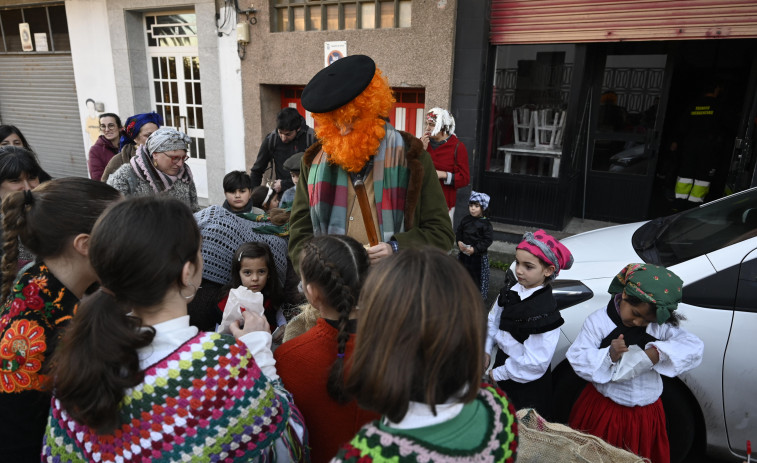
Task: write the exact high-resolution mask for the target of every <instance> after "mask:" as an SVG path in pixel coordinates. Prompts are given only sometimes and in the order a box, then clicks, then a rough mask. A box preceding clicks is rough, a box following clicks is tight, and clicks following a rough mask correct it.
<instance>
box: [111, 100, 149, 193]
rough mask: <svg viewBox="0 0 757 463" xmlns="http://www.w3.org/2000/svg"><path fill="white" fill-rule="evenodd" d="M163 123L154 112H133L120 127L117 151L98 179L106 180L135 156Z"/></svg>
mask: <svg viewBox="0 0 757 463" xmlns="http://www.w3.org/2000/svg"><path fill="white" fill-rule="evenodd" d="M161 125H163V117H162V116H161V115H160V114H158V113H156V112H152V113H143V114H135V115H133V116H131V117H129V118H128V119H126V123H125V124H124V126H123V129H121V138H120V139H119V142H118V149H119V153H118V154H116V155H115V156H113V158H111V160H110V161H108V165H107V166H105V170H104V171H103V173H102V177H100V180H102V181H103V182H106V181H108V177H110V175H111V174H113V173H114V172H115V171H117V170H118V169H119V168H120V167H121V166H122V165H124V164H128V163H129V161H130V160H131V158H133V157H134V156H136V154H137V152H138V151H139V150H140V148H144V145H145V142H146V141H147V139H148V138H149V137H150V135H152V133H153V132H155V131H156V130H158V128H160V126H161Z"/></svg>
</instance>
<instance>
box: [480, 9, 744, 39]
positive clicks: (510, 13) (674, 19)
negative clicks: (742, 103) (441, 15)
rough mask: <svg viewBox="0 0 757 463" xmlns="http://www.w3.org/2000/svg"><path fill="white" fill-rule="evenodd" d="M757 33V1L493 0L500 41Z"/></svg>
mask: <svg viewBox="0 0 757 463" xmlns="http://www.w3.org/2000/svg"><path fill="white" fill-rule="evenodd" d="M751 37H757V2H756V1H755V0H686V1H682V0H667V1H660V0H605V1H590V0H583V1H577V0H492V1H491V31H490V41H491V43H492V44H494V45H505V44H517V43H520V44H525V43H576V42H617V41H626V40H697V39H707V38H731V39H738V38H751Z"/></svg>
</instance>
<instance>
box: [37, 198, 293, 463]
mask: <svg viewBox="0 0 757 463" xmlns="http://www.w3.org/2000/svg"><path fill="white" fill-rule="evenodd" d="M201 240H202V238H201V235H200V230H199V229H198V227H197V223H196V222H195V219H194V216H193V215H192V211H191V210H190V209H189V206H187V205H186V204H185V203H183V202H182V201H180V200H177V199H172V198H154V197H149V196H148V197H142V198H132V199H128V200H125V201H121V202H119V203H118V204H116V205H114V206H113V207H111V208H109V209H108V210H107V211H106V212H105V213H104V214H103V216H102V217H101V218H100V219H99V220H98V221H97V223H96V224H95V226H94V228H93V230H92V239H91V240H90V247H89V250H90V260H91V262H92V267H93V268H94V269H95V271H96V272H97V276H98V278H99V280H100V284H101V285H100V288H99V290H97V291H95V292H94V293H93V294H91V295H90V296H88V297H87V298H86V299H84V300H83V301H82V304H81V308H80V309H79V311H78V313H77V314H76V317H75V318H74V320H73V322H72V323H71V326H70V327H69V329H68V331H66V336H65V337H64V338H63V339H62V340H61V345H60V347H59V348H58V350H57V351H56V352H55V356H54V357H53V361H52V372H51V377H52V378H53V381H54V394H53V395H54V396H53V400H52V408H51V410H50V415H49V416H50V417H49V421H48V424H47V431H46V432H45V437H44V448H43V451H42V461H44V462H51V463H52V462H56V463H73V462H77V463H78V462H85V461H90V462H91V461H96V462H101V463H110V462H133V463H137V462H144V461H155V462H164V461H171V462H180V461H181V462H184V461H193V462H198V463H209V462H225V463H232V462H240V463H241V462H266V463H284V462H286V463H291V462H295V461H302V462H304V461H308V454H307V448H306V445H307V440H306V439H307V433H306V432H305V428H304V422H303V420H302V416H301V415H300V413H299V411H298V410H297V407H296V406H295V405H294V403H293V401H292V396H291V394H289V393H288V392H287V391H286V390H285V389H284V387H283V386H282V384H281V380H280V379H279V377H278V375H277V374H276V366H275V365H274V360H273V354H272V353H271V349H270V347H271V333H269V332H268V323H267V322H266V319H265V317H263V316H262V315H259V314H257V313H255V312H254V311H246V312H244V313H243V317H244V319H243V321H236V322H234V323H233V324H232V325H231V333H232V336H229V335H223V334H218V333H205V332H202V331H199V330H198V328H197V327H195V326H192V325H190V324H189V315H188V314H187V304H188V303H189V302H191V301H192V299H193V298H194V297H195V295H196V294H197V288H198V287H199V286H200V281H201V280H202V268H203V261H202V254H201V252H200V245H201ZM37 461H40V459H39V456H38V457H37Z"/></svg>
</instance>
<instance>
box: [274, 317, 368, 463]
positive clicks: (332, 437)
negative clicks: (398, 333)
mask: <svg viewBox="0 0 757 463" xmlns="http://www.w3.org/2000/svg"><path fill="white" fill-rule="evenodd" d="M338 334H339V331H338V330H337V329H336V328H334V327H332V326H331V325H329V323H328V322H327V321H326V320H325V319H323V318H319V319H318V321H317V323H316V325H315V326H314V327H313V328H312V329H310V330H309V331H307V332H306V333H304V334H302V335H300V336H298V337H296V338H294V339H292V340H291V341H288V342H285V343H284V344H282V345H281V346H280V347H279V348H278V349H276V351H275V352H274V358H275V359H276V368H277V370H278V373H279V375H280V376H281V380H282V381H283V382H284V385H285V386H286V388H287V390H288V391H289V392H291V393H292V395H293V396H294V400H295V402H296V403H297V407H299V409H300V410H301V411H302V415H303V416H304V417H305V423H307V425H308V431H309V432H310V443H311V456H312V461H313V463H320V462H327V461H329V460H330V459H331V457H333V456H334V455H335V454H336V452H337V451H338V450H339V447H340V446H341V445H342V444H344V443H346V442H348V441H349V440H350V438H351V437H352V436H354V435H355V433H356V432H357V431H358V429H360V427H361V426H362V425H364V424H366V423H368V422H369V421H371V420H375V419H377V418H378V415H377V414H376V413H373V412H369V411H367V410H363V409H361V408H360V407H358V405H357V403H356V402H355V401H354V400H353V401H351V402H348V403H346V404H344V405H341V404H339V403H338V402H336V401H335V400H334V399H332V398H331V397H330V396H329V394H328V392H327V391H326V383H327V382H328V377H329V370H330V369H331V365H332V364H333V363H334V361H335V360H336V354H337V335H338ZM354 347H355V335H354V334H351V335H350V338H349V340H348V341H347V345H346V347H345V361H346V360H347V359H349V358H350V356H351V355H352V351H353V349H354Z"/></svg>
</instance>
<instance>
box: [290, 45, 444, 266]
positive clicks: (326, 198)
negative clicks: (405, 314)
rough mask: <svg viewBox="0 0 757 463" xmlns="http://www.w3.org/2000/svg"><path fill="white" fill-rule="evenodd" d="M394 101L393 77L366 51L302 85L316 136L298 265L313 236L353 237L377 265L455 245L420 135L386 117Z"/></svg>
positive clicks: (294, 224)
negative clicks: (405, 252)
mask: <svg viewBox="0 0 757 463" xmlns="http://www.w3.org/2000/svg"><path fill="white" fill-rule="evenodd" d="M393 104H394V97H393V96H392V90H391V88H390V87H389V82H388V81H387V79H386V77H384V76H383V74H382V73H381V71H380V70H379V69H377V68H376V64H375V63H374V62H373V60H372V59H371V58H369V57H367V56H364V55H353V56H348V57H346V58H342V59H340V60H338V61H336V62H335V63H334V64H332V65H330V66H329V67H327V68H325V69H323V70H321V71H320V72H318V74H316V75H315V76H314V77H313V78H312V79H311V80H310V82H309V83H308V85H307V86H306V87H305V90H303V92H302V105H303V106H304V107H305V109H307V110H308V111H310V112H311V113H312V114H313V119H314V120H315V132H316V137H317V139H318V141H317V142H316V143H315V144H313V145H312V146H311V147H310V148H308V150H307V151H305V155H304V156H303V158H302V166H301V169H300V182H299V183H298V184H297V190H296V193H295V198H294V205H293V206H292V214H291V219H290V228H289V257H290V258H291V260H292V262H293V264H294V268H299V267H298V266H299V257H300V256H299V254H300V250H301V249H302V247H303V246H304V245H305V244H306V243H307V241H308V240H309V239H310V237H311V236H313V235H325V234H342V235H348V236H351V237H353V238H355V239H356V240H358V241H360V242H361V243H363V244H364V245H365V246H366V248H367V251H368V255H369V256H370V258H371V262H374V263H375V262H377V261H379V260H381V259H384V258H386V257H388V256H390V255H392V253H395V252H398V251H399V250H400V249H404V248H410V247H420V246H424V245H432V246H435V247H438V248H440V249H443V250H445V251H448V250H450V249H451V248H452V245H453V242H454V237H455V236H454V233H453V231H452V226H451V225H450V221H449V215H448V212H447V211H448V210H447V205H446V202H445V200H444V194H443V193H442V189H441V186H440V185H439V180H438V178H437V174H436V169H435V168H434V164H433V162H432V161H431V157H430V156H429V154H428V153H427V152H426V151H425V150H424V149H423V144H422V143H421V141H420V140H418V139H417V138H415V137H413V136H412V135H410V134H408V133H405V132H400V131H398V130H396V129H395V128H394V127H392V126H391V124H389V123H388V122H386V119H385V118H386V117H387V115H388V114H389V111H390V110H391V108H392V105H393ZM361 204H362V205H364V206H366V207H361Z"/></svg>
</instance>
